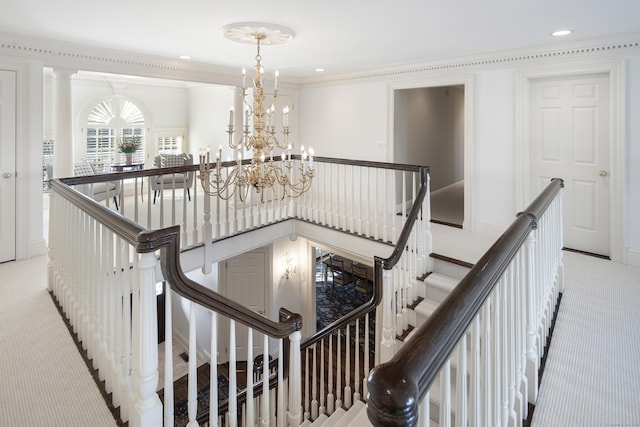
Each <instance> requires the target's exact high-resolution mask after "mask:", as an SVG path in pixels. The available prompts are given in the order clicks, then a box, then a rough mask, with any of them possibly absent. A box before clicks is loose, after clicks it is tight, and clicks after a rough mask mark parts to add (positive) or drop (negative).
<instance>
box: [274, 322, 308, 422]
mask: <svg viewBox="0 0 640 427" xmlns="http://www.w3.org/2000/svg"><path fill="white" fill-rule="evenodd" d="M301 336H302V335H301V334H300V331H295V332H294V333H292V334H291V335H289V343H290V347H289V360H290V362H289V363H290V365H289V366H290V370H289V412H288V413H287V420H288V421H289V425H290V426H294V427H297V426H299V425H300V422H301V421H302V405H301V402H302V378H301V376H300V374H301V368H302V366H301V364H300V338H301ZM280 342H282V340H280ZM281 345H282V344H281ZM280 372H282V369H280ZM307 373H308V372H307ZM308 381H309V377H308V375H307V376H306V377H305V382H308Z"/></svg>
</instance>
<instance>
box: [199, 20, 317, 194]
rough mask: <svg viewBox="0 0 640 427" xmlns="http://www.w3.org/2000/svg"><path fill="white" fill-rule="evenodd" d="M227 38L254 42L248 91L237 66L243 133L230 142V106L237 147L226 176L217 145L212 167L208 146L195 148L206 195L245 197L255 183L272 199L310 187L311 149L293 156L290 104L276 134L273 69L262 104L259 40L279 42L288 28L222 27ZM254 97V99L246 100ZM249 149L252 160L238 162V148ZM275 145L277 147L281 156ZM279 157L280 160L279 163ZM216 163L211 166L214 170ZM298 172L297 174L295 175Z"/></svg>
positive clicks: (232, 145) (233, 146) (258, 25)
mask: <svg viewBox="0 0 640 427" xmlns="http://www.w3.org/2000/svg"><path fill="white" fill-rule="evenodd" d="M223 34H224V36H225V37H226V38H228V39H230V40H234V41H238V42H242V43H251V44H253V43H255V44H256V45H257V49H258V53H257V55H256V58H255V59H256V64H255V70H256V74H255V77H254V78H253V88H252V91H251V92H252V96H250V94H249V91H248V90H247V84H246V81H247V71H246V69H244V68H243V69H242V102H243V105H244V112H243V113H244V114H242V135H241V137H240V138H238V139H237V140H236V141H234V133H235V128H234V116H235V111H234V108H233V107H231V109H230V110H229V126H228V130H227V133H228V134H229V147H230V148H231V149H233V150H235V151H236V152H237V154H236V156H237V163H236V164H235V165H233V166H229V167H228V169H227V173H226V176H223V173H222V163H221V157H222V146H220V147H219V148H218V151H217V152H216V161H215V166H212V164H211V161H210V156H211V153H210V149H208V148H207V149H206V150H200V175H199V178H200V182H201V184H202V188H203V190H204V191H205V193H207V194H208V195H210V196H217V197H219V198H221V199H224V200H228V199H230V198H231V197H233V196H234V194H236V192H237V194H238V196H239V198H240V200H241V201H243V202H244V201H245V200H246V199H247V197H248V194H249V189H250V188H251V187H253V188H255V190H256V192H257V194H258V195H259V196H260V200H261V201H264V200H265V191H267V190H269V189H270V190H271V191H272V196H273V198H277V199H282V198H284V197H285V196H289V197H298V196H300V195H302V194H303V193H305V192H306V191H308V190H309V189H310V188H311V181H312V179H313V177H314V175H315V171H314V168H313V154H314V153H313V149H309V151H308V152H307V151H306V150H305V149H304V146H301V147H300V151H301V155H300V161H299V162H297V164H296V162H295V161H294V159H293V157H292V154H291V150H292V144H291V142H290V141H289V106H285V107H284V108H283V109H282V130H281V133H282V138H281V140H280V139H278V137H277V136H276V126H275V112H276V100H277V98H278V77H279V72H278V71H276V72H275V79H274V84H273V94H272V95H271V103H270V104H269V105H268V106H266V107H265V99H266V96H265V93H264V67H263V66H262V63H261V61H262V57H261V55H260V46H261V44H281V43H286V42H288V41H289V40H291V39H293V36H294V33H293V31H292V30H290V29H288V28H286V27H281V26H276V25H272V24H262V23H251V22H247V23H238V24H231V25H227V26H226V27H224V28H223ZM250 98H253V99H250ZM244 150H250V151H252V153H253V154H252V157H251V162H250V163H248V164H246V165H245V164H243V151H244ZM274 150H277V151H281V153H282V154H281V155H280V156H278V154H279V153H277V152H276V154H275V157H274ZM278 158H279V161H280V162H279V163H278ZM214 168H215V170H214ZM296 175H297V176H296Z"/></svg>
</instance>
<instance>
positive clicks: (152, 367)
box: [129, 252, 162, 427]
mask: <svg viewBox="0 0 640 427" xmlns="http://www.w3.org/2000/svg"><path fill="white" fill-rule="evenodd" d="M157 262H158V261H157V259H156V257H155V255H154V254H153V252H151V253H144V254H140V258H139V261H138V266H137V270H138V274H137V281H138V283H137V284H136V285H137V286H135V285H134V291H133V292H134V293H136V292H137V293H138V298H135V295H134V299H133V301H134V304H133V320H134V322H133V325H132V326H133V328H132V329H133V331H132V332H133V337H132V338H133V349H132V350H133V355H132V356H133V364H132V376H133V390H132V401H133V402H132V403H133V408H132V411H131V414H130V418H129V421H130V423H131V424H130V425H131V426H132V427H155V426H161V425H162V403H161V402H160V398H159V397H158V394H157V393H156V389H157V387H158V330H157V312H156V281H155V270H156V264H157ZM134 271H135V270H134ZM136 300H137V302H138V304H136Z"/></svg>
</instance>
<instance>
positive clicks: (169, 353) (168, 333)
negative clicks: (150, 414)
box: [163, 283, 174, 426]
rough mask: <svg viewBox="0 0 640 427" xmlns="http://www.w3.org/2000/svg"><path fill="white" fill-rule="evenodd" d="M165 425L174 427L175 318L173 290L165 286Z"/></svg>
mask: <svg viewBox="0 0 640 427" xmlns="http://www.w3.org/2000/svg"><path fill="white" fill-rule="evenodd" d="M164 298H165V301H164V302H165V305H164V313H165V315H164V316H165V317H164V320H165V327H164V399H163V401H164V425H165V426H172V425H173V424H174V418H173V415H174V413H173V409H174V408H173V318H172V314H171V311H172V306H171V289H170V288H169V286H167V284H166V283H165V284H164Z"/></svg>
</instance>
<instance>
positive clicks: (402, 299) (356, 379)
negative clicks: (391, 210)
mask: <svg viewBox="0 0 640 427" xmlns="http://www.w3.org/2000/svg"><path fill="white" fill-rule="evenodd" d="M418 176H419V180H417V179H415V178H416V177H415V176H413V175H412V176H410V179H411V182H413V183H415V184H414V186H413V188H412V189H411V191H410V192H407V191H406V189H407V188H406V177H405V176H404V174H403V178H402V181H403V191H402V194H411V195H412V197H413V198H412V199H411V203H412V204H411V209H410V211H409V212H407V204H406V203H402V207H401V209H400V213H401V218H406V221H404V224H403V227H402V230H401V231H400V233H399V236H398V238H397V243H396V244H395V247H394V250H393V251H392V253H391V255H390V256H389V257H387V258H381V257H375V259H374V278H373V293H372V296H371V299H370V300H369V301H367V302H366V303H365V304H363V305H362V306H360V307H359V308H357V309H356V310H354V311H352V312H350V313H348V314H346V315H345V316H343V317H342V318H340V319H337V320H336V321H335V322H333V323H331V324H329V325H327V326H325V327H324V328H323V329H322V330H320V331H317V332H316V333H315V334H314V335H312V336H311V337H309V338H307V339H306V340H304V341H303V343H302V344H301V348H302V351H303V353H302V359H303V360H304V361H305V371H304V372H305V375H304V380H305V396H304V408H305V411H304V421H307V420H308V421H315V420H316V419H318V417H319V416H321V415H322V414H327V415H331V414H333V413H334V411H336V410H338V409H339V408H341V407H342V408H344V409H347V410H348V409H349V408H351V406H352V405H353V404H354V402H357V401H358V400H364V396H366V394H367V376H368V374H369V371H370V368H371V367H373V365H374V364H377V363H379V361H380V360H388V359H389V358H390V357H391V356H392V355H393V353H395V350H396V336H397V335H400V334H401V333H402V331H404V330H406V329H407V327H408V324H409V321H408V310H407V304H411V303H413V302H414V301H415V299H416V298H417V291H416V290H415V287H416V281H417V276H418V274H419V275H423V274H424V272H423V270H426V269H428V268H430V267H429V262H428V260H427V258H428V255H429V254H428V253H425V252H423V249H420V248H423V246H419V245H418V241H420V240H422V241H429V242H430V237H431V236H430V222H429V220H430V205H429V197H427V195H428V194H429V170H428V168H420V169H419V175H418ZM428 246H429V248H430V245H428ZM419 247H420V248H419ZM381 303H382V304H381ZM376 310H377V316H379V317H378V318H382V321H381V322H379V325H381V332H380V333H377V332H376V336H375V337H374V340H373V341H374V345H373V348H371V345H370V316H371V315H372V314H374V312H375V311H376ZM376 330H379V329H378V328H376ZM360 331H362V333H361V332H360ZM361 337H362V338H361ZM372 356H373V357H372ZM352 372H353V374H354V376H353V378H352V377H351V374H352ZM334 380H335V381H334ZM343 386H344V387H343ZM310 390H311V391H310Z"/></svg>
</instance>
